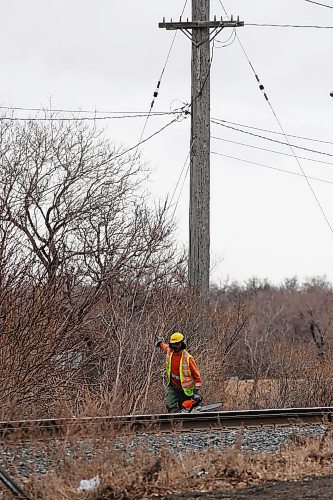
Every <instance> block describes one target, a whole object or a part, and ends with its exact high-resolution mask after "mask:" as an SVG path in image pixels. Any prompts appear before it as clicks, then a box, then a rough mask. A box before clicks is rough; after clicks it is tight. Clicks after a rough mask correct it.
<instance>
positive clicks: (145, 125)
mask: <svg viewBox="0 0 333 500" xmlns="http://www.w3.org/2000/svg"><path fill="white" fill-rule="evenodd" d="M187 2H188V0H185V3H184V6H183V9H182V12H181V14H180V17H181V16H182V15H183V14H184V12H185V9H186V5H187ZM177 34H178V31H177V30H176V31H175V33H174V36H173V38H172V41H171V45H170V48H169V51H168V53H167V56H166V59H165V62H164V65H163V68H162V71H161V74H160V77H159V79H158V81H157V85H156V89H155V91H154V93H153V100H152V101H151V103H150V108H149V112H148V115H147V117H146V120H145V123H144V125H143V128H142V132H141V135H140V140H139V142H140V141H141V139H142V137H143V134H144V132H145V130H146V128H147V124H148V120H149V117H150V115H151V112H152V109H153V106H154V104H155V99H156V98H157V96H158V93H159V89H160V86H161V81H162V78H163V75H164V72H165V69H166V67H167V64H168V62H169V59H170V55H171V52H172V49H173V46H174V43H175V40H176V37H177Z"/></svg>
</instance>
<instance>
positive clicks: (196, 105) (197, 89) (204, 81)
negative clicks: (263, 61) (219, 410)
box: [188, 0, 210, 302]
mask: <svg viewBox="0 0 333 500" xmlns="http://www.w3.org/2000/svg"><path fill="white" fill-rule="evenodd" d="M192 21H194V22H196V21H204V22H208V21H209V0H192ZM191 71H192V92H191V96H192V99H191V105H192V110H191V111H192V114H191V145H192V148H191V154H190V210H189V263H188V276H189V284H190V286H191V287H194V288H195V289H197V290H198V291H199V293H200V295H201V297H202V299H203V300H204V301H205V302H208V300H209V265H210V253H209V249H210V222H209V207H210V43H209V27H205V28H193V29H192V69H191Z"/></svg>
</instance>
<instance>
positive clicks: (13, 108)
mask: <svg viewBox="0 0 333 500" xmlns="http://www.w3.org/2000/svg"><path fill="white" fill-rule="evenodd" d="M0 109H6V110H8V111H37V112H42V113H90V114H98V115H99V114H104V115H114V114H115V115H117V114H121V115H130V114H138V113H139V114H145V115H146V114H147V111H105V110H104V111H102V110H97V109H62V108H60V109H57V108H25V107H22V106H0ZM158 113H168V112H163V111H152V114H158Z"/></svg>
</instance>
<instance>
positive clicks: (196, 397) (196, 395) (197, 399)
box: [193, 390, 202, 404]
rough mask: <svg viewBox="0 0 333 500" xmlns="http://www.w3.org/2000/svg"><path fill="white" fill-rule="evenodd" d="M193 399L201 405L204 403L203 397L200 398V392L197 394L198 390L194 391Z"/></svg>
mask: <svg viewBox="0 0 333 500" xmlns="http://www.w3.org/2000/svg"><path fill="white" fill-rule="evenodd" d="M193 399H194V401H195V402H196V403H197V404H199V403H201V401H202V397H201V396H200V394H199V392H197V391H196V390H195V391H194V394H193Z"/></svg>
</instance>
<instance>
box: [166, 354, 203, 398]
mask: <svg viewBox="0 0 333 500" xmlns="http://www.w3.org/2000/svg"><path fill="white" fill-rule="evenodd" d="M166 353H167V356H166V360H165V364H166V369H167V377H168V383H170V379H171V378H175V379H178V380H179V379H180V383H181V386H182V389H183V391H184V392H185V394H186V395H187V396H192V395H193V391H194V388H195V387H200V386H201V384H200V383H199V384H198V383H195V382H194V378H193V377H192V373H191V370H190V359H191V358H192V356H191V354H189V353H188V352H187V351H185V350H184V351H182V357H181V359H180V364H179V375H180V376H179V377H178V376H177V375H176V376H175V375H172V373H171V358H172V351H171V349H170V348H169V347H167V349H166Z"/></svg>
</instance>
